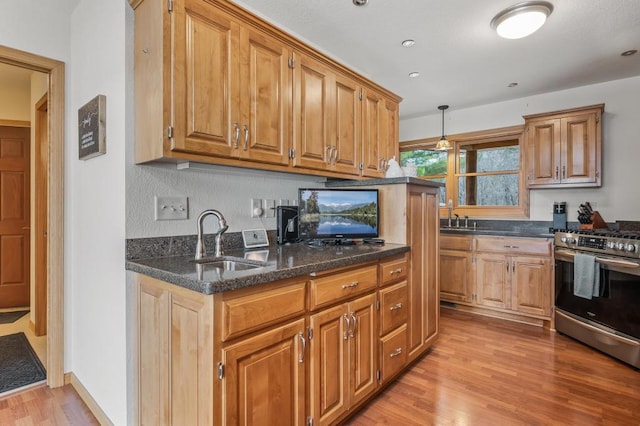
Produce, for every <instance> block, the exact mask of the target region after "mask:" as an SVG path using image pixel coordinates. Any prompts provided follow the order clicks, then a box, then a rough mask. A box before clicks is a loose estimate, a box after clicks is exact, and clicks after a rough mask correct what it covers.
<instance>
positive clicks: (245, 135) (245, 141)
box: [244, 124, 249, 151]
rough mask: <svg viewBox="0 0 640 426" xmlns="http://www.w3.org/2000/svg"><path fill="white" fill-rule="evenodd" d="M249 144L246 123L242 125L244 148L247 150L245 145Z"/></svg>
mask: <svg viewBox="0 0 640 426" xmlns="http://www.w3.org/2000/svg"><path fill="white" fill-rule="evenodd" d="M248 146H249V128H248V127H247V125H246V124H245V125H244V150H245V151H246V150H247V147H248Z"/></svg>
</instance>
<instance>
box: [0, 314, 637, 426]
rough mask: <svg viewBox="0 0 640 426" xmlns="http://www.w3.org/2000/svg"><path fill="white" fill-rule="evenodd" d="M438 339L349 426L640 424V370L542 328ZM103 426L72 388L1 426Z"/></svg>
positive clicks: (2, 410) (454, 323) (457, 332)
mask: <svg viewBox="0 0 640 426" xmlns="http://www.w3.org/2000/svg"><path fill="white" fill-rule="evenodd" d="M440 327H441V334H440V340H439V341H438V342H437V343H436V345H435V347H434V348H433V350H432V351H431V352H430V353H429V354H427V356H425V357H424V358H422V359H421V360H419V361H418V362H417V363H416V364H415V365H414V366H413V368H412V369H411V370H410V371H408V372H407V373H406V374H404V375H403V376H402V377H400V378H399V379H398V380H397V381H396V382H395V383H393V384H392V385H391V386H390V387H389V388H388V389H387V390H385V391H384V392H383V393H382V394H380V395H379V396H378V397H376V398H375V399H374V400H372V401H371V403H370V404H369V405H367V407H366V408H365V409H363V410H362V411H360V412H359V413H357V414H356V415H355V416H354V417H353V418H352V419H351V420H350V421H349V424H350V425H357V426H360V425H363V426H364V425H366V426H369V425H394V426H395V425H474V426H476V425H480V426H483V425H492V426H493V425H509V426H511V425H579V426H587V425H616V426H626V425H640V371H638V370H636V369H633V368H631V367H630V366H628V365H626V364H624V363H622V362H619V361H617V360H615V359H613V358H611V357H609V356H607V355H604V354H602V353H600V352H597V351H596V350H594V349H591V348H589V347H587V346H585V345H582V344H581V343H579V342H576V341H574V340H572V339H570V338H568V337H566V336H562V335H559V334H556V333H553V332H549V331H546V330H543V329H540V328H538V327H533V326H529V325H524V324H518V323H512V322H507V321H504V320H500V319H495V318H487V317H482V316H478V315H474V314H469V313H462V312H457V311H453V310H451V309H446V308H443V309H442V314H441V322H440ZM18 424H58V425H68V424H78V425H85V424H86V425H91V424H97V422H95V419H93V418H92V417H91V416H90V414H89V413H88V410H87V408H86V406H85V405H84V404H83V403H82V401H81V400H80V398H79V396H78V395H77V393H75V391H74V390H73V388H71V386H70V385H66V386H64V387H63V388H58V389H48V388H46V387H42V388H38V389H33V390H29V391H25V392H22V393H20V394H16V395H12V396H9V397H6V398H4V399H0V425H3V426H4V425H18Z"/></svg>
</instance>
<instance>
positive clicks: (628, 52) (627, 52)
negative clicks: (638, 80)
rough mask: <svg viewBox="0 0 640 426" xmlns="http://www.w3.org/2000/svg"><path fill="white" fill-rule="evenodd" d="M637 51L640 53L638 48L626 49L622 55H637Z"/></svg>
mask: <svg viewBox="0 0 640 426" xmlns="http://www.w3.org/2000/svg"><path fill="white" fill-rule="evenodd" d="M636 53H638V50H637V49H631V50H626V51H624V52H622V53H621V54H620V55H622V56H631V55H635V54H636Z"/></svg>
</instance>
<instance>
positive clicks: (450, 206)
mask: <svg viewBox="0 0 640 426" xmlns="http://www.w3.org/2000/svg"><path fill="white" fill-rule="evenodd" d="M447 209H448V210H449V216H448V219H449V224H448V225H447V226H448V227H449V228H451V211H452V210H453V204H452V203H451V200H449V204H448V205H447Z"/></svg>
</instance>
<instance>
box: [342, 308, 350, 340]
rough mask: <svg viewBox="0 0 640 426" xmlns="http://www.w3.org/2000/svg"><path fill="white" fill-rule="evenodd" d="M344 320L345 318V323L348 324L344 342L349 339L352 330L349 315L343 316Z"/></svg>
mask: <svg viewBox="0 0 640 426" xmlns="http://www.w3.org/2000/svg"><path fill="white" fill-rule="evenodd" d="M342 318H344V321H345V323H346V324H347V328H346V330H345V332H344V334H343V338H344V340H347V339H348V338H349V330H350V329H351V320H350V319H349V315H347V314H344V315H342Z"/></svg>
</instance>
